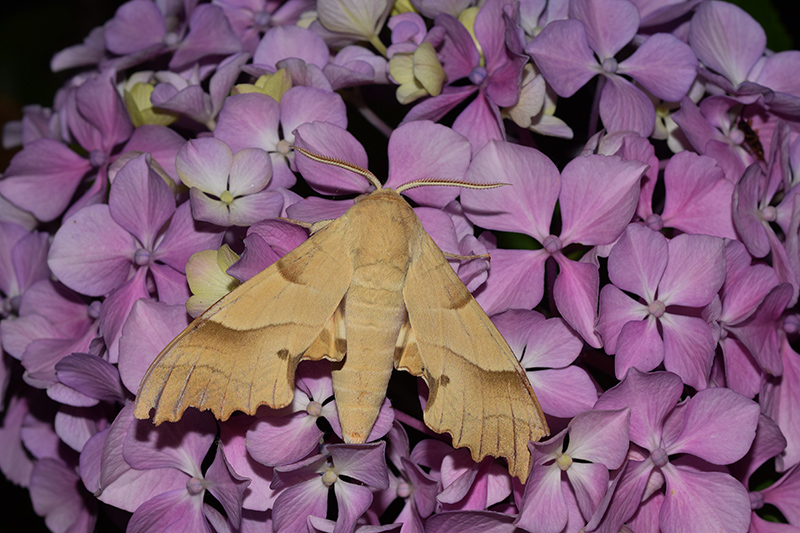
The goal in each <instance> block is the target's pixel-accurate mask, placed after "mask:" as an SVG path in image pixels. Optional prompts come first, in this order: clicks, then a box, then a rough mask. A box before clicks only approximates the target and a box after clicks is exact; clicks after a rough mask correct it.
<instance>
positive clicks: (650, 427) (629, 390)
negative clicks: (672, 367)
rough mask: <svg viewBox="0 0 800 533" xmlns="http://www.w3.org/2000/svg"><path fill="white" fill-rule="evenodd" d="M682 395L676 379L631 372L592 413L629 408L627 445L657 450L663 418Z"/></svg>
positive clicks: (656, 374) (659, 443) (673, 376)
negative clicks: (629, 421) (596, 410)
mask: <svg viewBox="0 0 800 533" xmlns="http://www.w3.org/2000/svg"><path fill="white" fill-rule="evenodd" d="M682 392H683V384H682V383H681V380H680V378H679V377H678V376H676V375H675V374H672V373H670V372H651V373H649V374H647V373H643V372H640V371H638V370H636V369H635V368H632V369H630V370H629V371H628V373H627V374H626V375H625V379H624V380H623V381H622V382H621V383H619V384H618V385H616V386H615V387H613V388H611V389H609V390H607V391H606V392H605V393H603V395H602V396H601V397H600V399H599V400H597V403H595V405H594V408H595V409H622V408H625V407H630V408H631V425H630V437H631V442H633V443H636V444H638V445H639V446H642V447H644V448H647V449H648V450H655V449H658V448H659V447H660V446H661V427H662V424H663V421H664V417H665V416H666V415H667V413H669V412H670V411H672V410H673V408H674V407H675V403H676V402H677V401H678V400H679V399H680V397H681V394H682Z"/></svg>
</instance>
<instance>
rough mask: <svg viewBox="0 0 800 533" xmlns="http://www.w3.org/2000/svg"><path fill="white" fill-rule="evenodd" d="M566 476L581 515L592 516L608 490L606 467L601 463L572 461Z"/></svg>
mask: <svg viewBox="0 0 800 533" xmlns="http://www.w3.org/2000/svg"><path fill="white" fill-rule="evenodd" d="M567 477H568V478H569V481H570V484H571V485H572V489H573V491H574V493H575V498H576V500H577V501H578V507H580V509H581V511H582V514H583V516H592V514H593V513H594V511H595V510H596V509H597V506H598V505H599V504H600V500H601V499H602V498H603V496H605V494H606V491H607V490H608V468H606V467H605V465H602V464H594V463H572V465H571V466H570V467H569V469H568V470H567Z"/></svg>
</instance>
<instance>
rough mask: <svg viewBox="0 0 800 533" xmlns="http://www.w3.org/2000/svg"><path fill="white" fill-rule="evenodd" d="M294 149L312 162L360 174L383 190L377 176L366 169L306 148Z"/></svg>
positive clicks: (295, 147) (297, 147) (296, 147)
mask: <svg viewBox="0 0 800 533" xmlns="http://www.w3.org/2000/svg"><path fill="white" fill-rule="evenodd" d="M294 149H295V151H297V152H300V153H301V154H303V155H304V156H306V157H307V158H309V159H312V160H314V161H316V162H317V163H323V164H325V165H333V166H334V167H339V168H343V169H345V170H349V171H350V172H355V173H356V174H360V175H361V176H364V177H365V178H367V180H369V182H370V183H372V185H373V186H374V187H375V188H376V189H381V188H382V186H381V182H380V181H379V180H378V178H377V177H376V176H375V174H373V173H372V172H370V171H369V170H367V169H366V168H364V167H360V166H358V165H356V164H353V163H350V162H348V161H344V160H342V159H337V158H335V157H329V156H327V155H321V154H315V153H314V152H309V151H308V150H306V149H305V148H300V147H299V146H297V145H295V146H294Z"/></svg>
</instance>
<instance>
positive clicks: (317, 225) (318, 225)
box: [277, 217, 334, 235]
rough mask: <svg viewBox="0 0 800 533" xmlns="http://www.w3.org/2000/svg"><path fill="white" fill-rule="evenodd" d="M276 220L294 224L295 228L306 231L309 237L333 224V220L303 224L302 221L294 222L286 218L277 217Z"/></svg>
mask: <svg viewBox="0 0 800 533" xmlns="http://www.w3.org/2000/svg"><path fill="white" fill-rule="evenodd" d="M277 219H278V220H282V221H283V222H288V223H289V224H294V225H295V226H300V227H301V228H303V229H307V230H308V231H309V233H310V234H311V235H314V234H315V233H316V232H318V231H319V230H321V229H322V228H324V227H325V226H327V225H328V224H330V223H331V222H333V220H334V219H327V218H326V219H325V220H317V221H316V222H305V221H304V220H296V219H294V218H286V217H278V218H277Z"/></svg>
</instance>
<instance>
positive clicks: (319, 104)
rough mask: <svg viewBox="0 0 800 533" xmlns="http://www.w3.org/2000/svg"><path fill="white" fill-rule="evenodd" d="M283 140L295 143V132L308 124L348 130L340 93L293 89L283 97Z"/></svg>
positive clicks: (310, 88) (314, 89)
mask: <svg viewBox="0 0 800 533" xmlns="http://www.w3.org/2000/svg"><path fill="white" fill-rule="evenodd" d="M280 109H281V128H282V129H283V138H284V139H286V141H288V142H290V143H292V142H294V133H293V132H294V130H296V129H297V128H299V127H300V126H301V125H303V124H305V123H306V122H314V121H315V120H316V121H319V122H329V123H331V124H334V125H336V126H339V127H340V128H343V129H344V128H347V109H346V108H345V105H344V100H342V97H341V96H339V94H338V93H334V92H331V91H324V90H322V89H316V88H314V87H292V88H291V89H289V90H288V91H286V93H285V94H284V95H283V96H282V97H281V104H280Z"/></svg>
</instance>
